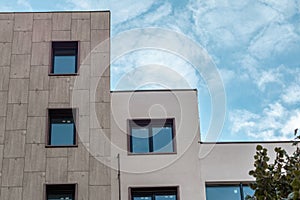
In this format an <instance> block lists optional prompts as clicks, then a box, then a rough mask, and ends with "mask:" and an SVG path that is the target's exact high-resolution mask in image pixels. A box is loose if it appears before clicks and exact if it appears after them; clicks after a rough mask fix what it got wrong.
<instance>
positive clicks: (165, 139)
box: [152, 127, 174, 152]
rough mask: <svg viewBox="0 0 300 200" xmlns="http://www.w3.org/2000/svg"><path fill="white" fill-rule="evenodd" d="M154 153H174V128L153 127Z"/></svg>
mask: <svg viewBox="0 0 300 200" xmlns="http://www.w3.org/2000/svg"><path fill="white" fill-rule="evenodd" d="M152 133H153V151H154V152H173V151H174V149H173V143H172V140H173V138H172V137H173V134H172V127H158V128H157V127H153V128H152Z"/></svg>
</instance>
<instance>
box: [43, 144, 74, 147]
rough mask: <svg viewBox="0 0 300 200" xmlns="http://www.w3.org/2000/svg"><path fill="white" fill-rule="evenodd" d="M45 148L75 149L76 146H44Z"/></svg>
mask: <svg viewBox="0 0 300 200" xmlns="http://www.w3.org/2000/svg"><path fill="white" fill-rule="evenodd" d="M45 147H46V148H77V147H78V145H77V144H75V145H49V144H47V145H45Z"/></svg>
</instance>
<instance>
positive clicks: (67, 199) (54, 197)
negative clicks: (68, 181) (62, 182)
mask: <svg viewBox="0 0 300 200" xmlns="http://www.w3.org/2000/svg"><path fill="white" fill-rule="evenodd" d="M47 200H73V195H72V194H49V195H48V199H47Z"/></svg>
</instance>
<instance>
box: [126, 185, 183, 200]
mask: <svg viewBox="0 0 300 200" xmlns="http://www.w3.org/2000/svg"><path fill="white" fill-rule="evenodd" d="M177 198H178V194H177V187H166V188H131V199H130V200H177Z"/></svg>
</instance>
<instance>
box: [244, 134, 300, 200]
mask: <svg viewBox="0 0 300 200" xmlns="http://www.w3.org/2000/svg"><path fill="white" fill-rule="evenodd" d="M297 132H298V129H296V130H295V139H294V141H293V145H294V146H295V151H294V152H293V153H292V154H291V155H289V154H288V153H287V152H286V150H284V149H283V148H281V147H276V148H275V149H274V151H275V153H276V156H275V159H274V162H273V163H269V162H270V158H269V156H268V150H267V149H266V148H264V147H263V146H261V145H257V147H256V154H255V155H254V167H255V169H254V170H251V171H249V175H251V176H253V177H254V178H255V182H254V183H252V184H250V187H251V188H252V189H253V190H254V191H255V193H254V195H253V196H252V197H251V196H247V197H246V199H249V200H299V199H300V194H299V192H300V148H299V146H298V145H299V142H300V141H299V140H300V135H298V134H297Z"/></svg>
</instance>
